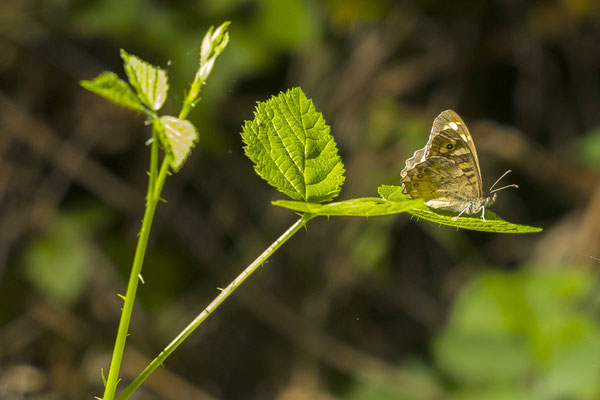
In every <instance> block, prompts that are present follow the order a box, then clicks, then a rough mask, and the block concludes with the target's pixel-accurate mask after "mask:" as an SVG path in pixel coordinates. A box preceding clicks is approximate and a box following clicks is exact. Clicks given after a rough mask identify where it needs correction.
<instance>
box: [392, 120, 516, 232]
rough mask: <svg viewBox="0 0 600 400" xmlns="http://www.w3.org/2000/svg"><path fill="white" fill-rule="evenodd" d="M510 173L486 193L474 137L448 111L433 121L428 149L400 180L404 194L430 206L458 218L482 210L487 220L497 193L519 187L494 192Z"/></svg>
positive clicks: (416, 157)
mask: <svg viewBox="0 0 600 400" xmlns="http://www.w3.org/2000/svg"><path fill="white" fill-rule="evenodd" d="M509 172H511V171H510V170H508V171H506V172H505V173H504V174H503V175H502V176H501V177H500V178H498V180H497V181H496V182H495V183H494V184H493V185H492V187H491V188H490V191H489V192H488V193H487V194H484V193H483V182H482V180H481V170H480V168H479V160H478V159H477V150H475V143H473V138H472V137H471V134H470V133H469V130H468V129H467V125H465V123H464V122H463V120H462V119H461V118H460V117H459V116H458V114H457V113H455V112H454V111H452V110H446V111H443V112H442V113H441V114H440V115H438V117H437V118H436V119H435V120H434V121H433V126H432V128H431V134H430V135H429V140H428V141H427V144H426V145H425V147H424V148H422V149H420V150H417V151H416V152H415V154H414V155H413V156H412V157H411V158H409V159H408V160H406V166H405V167H404V169H403V170H402V172H401V173H400V177H401V178H402V188H403V189H402V193H404V194H408V195H410V196H411V197H412V198H419V199H424V200H425V204H426V205H427V206H429V207H431V208H435V209H440V210H447V211H454V212H457V213H458V215H457V216H456V217H454V219H456V218H458V217H460V216H461V215H462V214H476V213H478V212H479V211H481V219H483V220H484V221H485V216H484V214H485V208H486V207H488V206H491V205H492V204H494V202H495V201H496V195H497V192H498V191H500V190H503V189H506V188H509V187H518V186H517V185H515V184H512V185H507V186H504V187H501V188H498V189H494V186H496V184H497V183H498V182H499V181H500V179H502V178H504V177H505V176H506V174H508V173H509Z"/></svg>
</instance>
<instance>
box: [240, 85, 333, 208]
mask: <svg viewBox="0 0 600 400" xmlns="http://www.w3.org/2000/svg"><path fill="white" fill-rule="evenodd" d="M242 138H243V140H244V143H245V144H246V146H245V147H244V150H245V152H246V155H247V156H248V158H250V160H252V162H253V163H254V170H255V171H256V173H257V174H258V175H260V176H261V177H262V178H263V179H264V180H266V181H267V182H268V183H269V184H270V185H272V186H274V187H275V188H277V190H279V191H280V192H282V193H284V194H286V195H287V196H289V197H291V198H292V199H294V200H298V201H306V202H311V203H321V202H325V201H330V200H331V199H333V198H334V197H336V196H337V195H338V194H339V192H340V189H341V186H342V184H343V183H344V175H343V174H344V165H343V164H342V160H341V159H340V157H339V155H338V150H337V147H336V144H335V141H334V140H333V136H331V134H330V128H329V126H327V125H326V124H325V120H324V119H323V115H322V114H321V113H319V112H317V111H316V110H315V107H314V105H313V102H312V100H310V99H307V98H306V95H305V94H304V93H303V92H302V90H301V89H300V88H293V89H291V90H288V91H287V92H285V93H280V94H279V95H278V96H273V97H271V99H269V100H267V101H266V102H260V103H258V105H257V106H256V111H255V112H254V120H253V121H246V124H245V126H244V129H243V131H242Z"/></svg>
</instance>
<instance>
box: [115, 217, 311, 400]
mask: <svg viewBox="0 0 600 400" xmlns="http://www.w3.org/2000/svg"><path fill="white" fill-rule="evenodd" d="M315 216H316V215H314V214H303V215H302V217H300V219H299V220H298V221H296V222H295V223H294V224H293V225H292V226H291V227H290V228H289V229H288V230H287V231H285V232H284V233H283V234H282V235H281V236H280V237H279V238H277V240H275V241H274V242H273V243H272V244H271V245H270V246H269V247H268V248H267V249H266V250H265V251H264V252H263V253H262V254H261V255H260V256H258V258H256V260H254V261H253V262H252V263H251V264H250V265H248V267H246V269H244V271H242V273H241V274H239V275H238V276H237V277H236V278H235V279H234V280H233V282H231V283H230V284H229V286H227V287H226V288H225V289H223V290H221V293H220V294H219V295H218V296H217V297H216V298H215V299H214V300H213V301H212V302H211V303H210V304H209V305H208V306H207V307H206V308H205V309H204V310H203V311H202V312H201V313H200V314H199V315H198V316H197V317H196V318H195V319H194V320H193V321H192V322H191V323H190V324H189V325H188V326H187V327H186V328H185V329H184V330H183V331H182V332H181V333H180V334H179V335H178V336H177V337H176V338H175V339H174V340H173V341H172V342H171V343H170V344H169V345H168V346H167V347H165V349H164V350H163V351H161V352H160V354H159V355H158V356H157V357H156V358H155V359H154V360H153V361H152V362H151V363H150V364H148V366H147V367H146V368H145V369H144V370H143V371H142V372H141V373H140V374H139V375H138V376H137V377H136V378H135V379H134V381H133V382H131V384H129V386H127V387H126V388H125V390H123V392H121V394H120V395H119V396H118V397H117V400H125V399H128V398H129V396H131V394H132V393H133V392H134V391H135V390H136V389H137V388H138V387H139V386H140V385H141V384H142V383H143V382H144V381H145V380H146V379H147V378H148V377H149V376H150V374H152V372H154V370H155V369H156V368H158V367H159V366H160V365H162V363H163V362H164V361H165V359H166V358H167V357H168V356H169V355H170V354H171V353H172V352H173V351H174V350H175V349H176V348H177V347H178V346H179V345H180V344H181V343H182V342H183V341H184V340H185V339H186V338H187V337H188V336H189V335H190V334H191V333H192V332H193V331H194V330H195V329H196V328H197V327H198V326H200V324H202V322H204V320H205V319H206V318H208V316H209V315H210V314H211V313H212V312H213V311H214V310H216V309H217V308H218V307H219V306H220V305H221V303H223V302H224V301H225V299H227V297H229V296H230V295H231V294H232V293H233V292H234V291H235V290H236V289H237V288H238V287H239V286H240V285H241V284H242V283H243V282H244V281H245V280H246V279H247V278H248V277H249V276H250V275H252V273H253V272H254V271H256V270H257V269H258V267H260V266H261V265H262V264H263V263H264V262H265V261H266V260H267V259H268V258H269V257H270V256H271V255H272V254H273V253H275V251H277V249H279V248H280V247H281V245H283V244H284V243H285V242H286V241H287V240H288V239H289V238H291V237H292V236H293V235H294V234H295V233H296V232H297V231H298V230H299V229H300V228H302V227H303V226H305V225H306V224H307V223H308V221H310V220H311V219H313V218H314V217H315Z"/></svg>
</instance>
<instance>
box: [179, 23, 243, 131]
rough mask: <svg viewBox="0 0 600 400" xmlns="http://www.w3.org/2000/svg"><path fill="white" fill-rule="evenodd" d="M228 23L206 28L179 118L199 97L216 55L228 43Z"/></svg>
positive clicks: (184, 116)
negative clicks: (195, 69) (198, 57)
mask: <svg viewBox="0 0 600 400" xmlns="http://www.w3.org/2000/svg"><path fill="white" fill-rule="evenodd" d="M230 23H231V22H229V21H227V22H223V23H222V24H221V25H220V26H219V27H218V28H217V29H216V30H215V28H214V26H211V27H210V28H208V31H207V32H206V35H204V39H203V40H202V47H201V48H200V64H199V66H198V70H197V71H196V76H195V77H194V81H193V82H192V85H191V86H190V91H189V92H188V93H187V95H186V97H185V99H184V101H183V107H182V108H181V113H180V114H179V118H182V119H185V118H186V117H187V116H188V114H189V113H190V111H191V110H192V109H193V108H194V107H195V106H196V103H197V102H198V100H199V99H200V92H201V91H202V87H203V86H204V85H205V84H206V80H207V79H208V76H209V75H210V73H211V72H212V69H213V67H214V66H215V61H216V60H217V57H219V56H220V55H221V53H222V52H223V50H225V47H227V44H228V43H229V32H227V27H228V26H229V24H230Z"/></svg>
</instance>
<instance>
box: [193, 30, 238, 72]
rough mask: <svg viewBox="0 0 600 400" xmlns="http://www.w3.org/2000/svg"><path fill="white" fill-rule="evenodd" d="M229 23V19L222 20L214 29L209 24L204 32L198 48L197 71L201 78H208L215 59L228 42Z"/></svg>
mask: <svg viewBox="0 0 600 400" xmlns="http://www.w3.org/2000/svg"><path fill="white" fill-rule="evenodd" d="M230 24H231V22H230V21H226V22H223V23H222V24H221V25H220V26H219V27H218V28H217V29H216V30H215V29H214V27H212V26H211V27H210V28H209V29H208V31H207V32H206V35H204V39H203V40H202V47H201V48H200V69H199V71H198V72H199V74H200V76H201V77H202V79H203V80H206V78H208V75H210V72H211V71H212V68H213V66H214V63H215V60H216V59H217V57H219V55H221V53H222V52H223V50H225V47H227V44H228V43H229V32H227V27H229V25H230Z"/></svg>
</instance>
